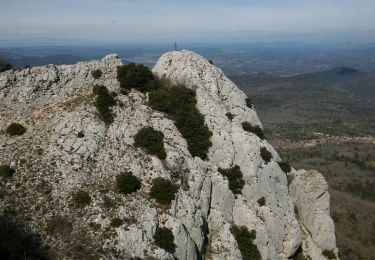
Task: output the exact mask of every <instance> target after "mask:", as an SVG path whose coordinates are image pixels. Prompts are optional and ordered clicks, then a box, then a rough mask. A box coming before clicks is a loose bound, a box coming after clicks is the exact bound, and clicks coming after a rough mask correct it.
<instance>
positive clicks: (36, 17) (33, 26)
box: [0, 0, 375, 42]
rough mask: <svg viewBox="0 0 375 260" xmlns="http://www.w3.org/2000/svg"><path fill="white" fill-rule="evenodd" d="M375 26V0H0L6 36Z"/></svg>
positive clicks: (156, 36)
mask: <svg viewBox="0 0 375 260" xmlns="http://www.w3.org/2000/svg"><path fill="white" fill-rule="evenodd" d="M374 31H375V0H262V1H260V0H249V1H244V0H227V1H224V0H216V1H214V0H206V1H205V0H186V1H182V0H174V1H173V0H132V1H128V0H59V1H56V0H0V40H4V39H23V38H43V37H46V38H53V37H58V38H70V39H91V40H100V41H103V39H104V40H105V41H108V42H122V41H128V42H134V41H153V40H171V39H184V40H192V41H194V40H197V41H199V40H201V41H204V40H207V39H211V40H213V39H229V38H232V39H238V40H246V39H251V38H256V37H264V36H267V35H280V34H284V35H290V34H300V33H303V34H309V33H318V34H319V33H325V34H330V33H342V32H345V33H346V32H367V33H368V32H374Z"/></svg>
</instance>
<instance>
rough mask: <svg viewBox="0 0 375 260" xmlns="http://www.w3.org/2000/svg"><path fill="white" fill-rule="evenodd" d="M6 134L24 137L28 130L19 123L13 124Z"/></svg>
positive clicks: (6, 130)
mask: <svg viewBox="0 0 375 260" xmlns="http://www.w3.org/2000/svg"><path fill="white" fill-rule="evenodd" d="M5 132H6V133H7V134H8V135H11V136H14V135H23V134H24V133H25V132H26V128H25V127H24V126H23V125H21V124H18V123H11V124H10V125H9V126H8V127H7V128H6V129H5Z"/></svg>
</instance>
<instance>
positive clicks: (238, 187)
mask: <svg viewBox="0 0 375 260" xmlns="http://www.w3.org/2000/svg"><path fill="white" fill-rule="evenodd" d="M219 172H220V173H221V174H222V175H224V176H225V177H227V178H228V181H229V189H230V190H231V191H232V192H233V193H234V194H241V191H242V188H243V186H245V181H244V180H243V179H242V172H241V168H240V167H239V166H238V165H236V166H234V167H232V168H229V169H222V168H219Z"/></svg>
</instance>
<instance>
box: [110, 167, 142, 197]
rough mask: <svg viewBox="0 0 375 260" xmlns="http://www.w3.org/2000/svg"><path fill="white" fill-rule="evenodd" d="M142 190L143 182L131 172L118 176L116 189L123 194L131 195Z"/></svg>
mask: <svg viewBox="0 0 375 260" xmlns="http://www.w3.org/2000/svg"><path fill="white" fill-rule="evenodd" d="M140 188H141V181H140V180H139V179H138V178H137V177H135V176H134V175H133V174H132V173H131V172H127V173H122V174H119V175H117V176H116V189H117V191H118V192H120V193H123V194H131V193H133V192H136V191H137V190H139V189H140Z"/></svg>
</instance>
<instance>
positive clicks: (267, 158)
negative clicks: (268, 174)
mask: <svg viewBox="0 0 375 260" xmlns="http://www.w3.org/2000/svg"><path fill="white" fill-rule="evenodd" d="M260 156H261V157H262V159H263V161H265V162H266V164H267V163H269V162H270V161H271V159H272V153H271V152H270V151H268V150H267V148H266V147H261V148H260Z"/></svg>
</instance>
